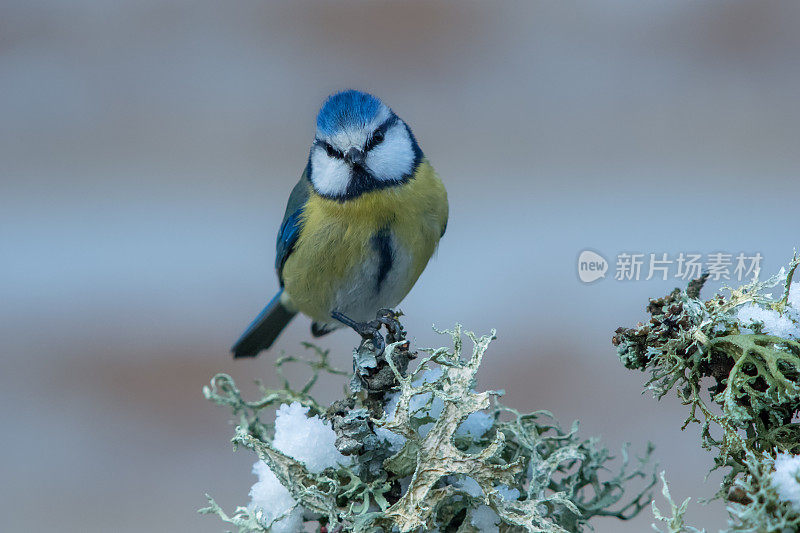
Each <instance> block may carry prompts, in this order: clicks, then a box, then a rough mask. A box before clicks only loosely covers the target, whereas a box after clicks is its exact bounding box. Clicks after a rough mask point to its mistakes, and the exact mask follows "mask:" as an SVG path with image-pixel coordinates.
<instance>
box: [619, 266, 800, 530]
mask: <svg viewBox="0 0 800 533" xmlns="http://www.w3.org/2000/svg"><path fill="white" fill-rule="evenodd" d="M798 264H800V258H798V257H797V255H795V257H794V258H793V260H792V261H791V262H790V264H789V268H788V269H781V272H780V273H778V274H777V275H775V276H773V277H771V278H769V279H768V280H766V281H758V280H757V279H756V280H754V281H752V282H750V283H747V284H745V285H743V286H741V287H739V288H728V287H726V288H725V290H727V291H728V293H729V294H728V295H727V296H723V295H722V294H718V295H716V296H714V297H712V298H711V299H709V300H702V299H701V298H700V290H701V288H702V286H703V283H704V282H705V279H706V277H707V276H703V277H701V278H699V279H697V280H694V281H692V282H691V283H690V284H689V287H688V288H687V289H686V290H680V289H675V290H674V291H673V292H671V293H670V294H668V295H667V296H665V297H663V298H658V299H651V300H650V303H649V304H648V306H647V312H648V313H649V314H650V320H649V321H648V323H647V324H642V323H639V324H638V325H637V326H636V327H635V328H619V329H617V331H616V335H615V336H614V338H613V343H614V345H615V346H616V347H617V353H618V355H619V358H620V361H621V362H622V364H623V365H625V366H626V367H627V368H631V369H638V370H642V371H647V372H649V373H650V379H649V381H648V382H647V388H648V389H649V390H651V391H653V393H654V394H655V396H656V397H657V398H661V397H663V396H664V395H665V394H667V393H668V392H669V391H671V390H675V391H676V393H677V395H678V397H679V398H680V399H681V401H682V402H683V403H684V404H685V405H687V406H688V408H689V416H688V418H687V419H686V421H685V422H684V425H683V427H684V428H685V427H686V426H688V425H689V424H691V423H698V424H700V426H701V439H702V442H701V444H702V446H703V447H704V448H706V449H708V450H712V451H714V452H715V457H714V461H715V467H714V469H724V470H725V474H726V475H725V478H724V480H723V482H722V484H721V488H720V491H719V492H718V493H717V497H720V498H723V499H724V500H725V501H726V502H727V503H728V511H729V515H730V524H729V529H728V531H767V532H781V533H783V532H784V531H800V510H799V509H798V508H797V507H796V506H793V505H792V503H791V498H790V497H787V496H786V495H785V494H781V492H780V488H781V487H782V486H783V487H786V486H788V481H787V482H786V483H784V484H783V485H781V484H776V483H774V482H773V481H772V480H774V478H775V477H776V476H775V475H773V474H775V466H774V463H775V460H776V457H777V458H779V460H780V458H782V457H783V458H785V457H790V458H791V457H796V456H797V455H798V454H800V424H798V420H797V415H798V412H800V342H798V339H800V283H798V282H793V281H792V278H793V275H794V273H795V271H796V269H797V267H798ZM772 289H775V290H778V291H780V294H779V295H778V296H777V297H773V295H772V294H771V293H770V292H768V291H770V290H772ZM778 464H780V463H778ZM785 479H791V478H785ZM670 531H673V530H670ZM674 531H681V529H676V530H674Z"/></svg>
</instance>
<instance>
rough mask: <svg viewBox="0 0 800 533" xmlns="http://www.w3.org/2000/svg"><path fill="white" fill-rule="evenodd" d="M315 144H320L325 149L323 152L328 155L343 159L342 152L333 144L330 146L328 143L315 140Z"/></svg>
mask: <svg viewBox="0 0 800 533" xmlns="http://www.w3.org/2000/svg"><path fill="white" fill-rule="evenodd" d="M317 144H318V145H319V146H322V147H323V148H324V149H325V153H327V154H328V156H329V157H336V158H338V159H344V154H343V153H342V152H340V151H339V150H337V149H336V148H334V147H333V146H331V145H330V144H329V143H326V142H325V141H320V140H317Z"/></svg>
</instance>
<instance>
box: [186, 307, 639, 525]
mask: <svg viewBox="0 0 800 533" xmlns="http://www.w3.org/2000/svg"><path fill="white" fill-rule="evenodd" d="M380 319H381V324H383V325H384V326H386V328H387V335H386V338H385V339H382V341H381V342H378V341H376V340H375V339H366V340H364V341H363V342H362V343H361V344H360V345H359V347H358V348H356V350H355V351H354V374H353V376H352V378H351V379H350V389H349V392H348V394H347V395H346V396H345V397H344V398H342V399H341V400H338V401H337V402H334V404H333V405H331V406H330V407H327V408H326V407H324V406H322V405H320V404H319V403H318V402H316V400H314V399H313V398H312V397H311V388H312V386H313V385H314V383H315V381H316V380H317V379H318V378H317V377H318V376H321V375H323V373H324V374H328V375H336V374H339V372H337V371H334V370H333V369H332V368H331V367H330V366H329V364H328V359H327V357H328V355H327V352H323V351H321V350H317V351H316V353H317V355H318V357H319V362H316V363H309V366H310V368H311V369H312V371H313V373H314V375H313V376H312V378H311V380H309V382H307V384H306V385H305V386H304V387H303V388H302V389H301V390H299V391H295V390H293V389H292V388H291V386H290V385H289V384H288V383H284V387H283V388H282V389H277V390H270V389H265V388H263V387H262V390H263V392H264V396H263V397H262V398H261V399H258V400H255V401H246V400H244V399H243V398H242V395H241V393H240V392H239V390H238V389H237V387H236V385H235V384H234V383H233V380H231V378H230V377H229V376H226V375H218V376H216V377H215V378H214V380H212V383H211V385H210V386H209V387H206V388H205V389H204V393H205V395H206V397H207V398H209V399H210V400H212V401H214V402H216V403H218V404H220V405H223V406H226V407H228V408H230V409H231V410H232V411H233V413H234V415H236V416H238V420H239V425H238V427H237V428H236V432H235V435H234V437H233V442H234V444H235V445H241V446H244V447H246V448H249V449H251V450H253V451H254V452H256V454H257V456H258V458H259V462H258V463H257V464H256V467H255V472H256V473H257V474H258V475H259V482H258V483H256V485H254V486H253V488H252V490H251V498H252V500H251V503H250V505H248V506H247V507H239V508H237V510H236V512H235V513H234V514H233V515H232V516H229V515H227V514H226V513H225V512H224V511H223V510H222V509H221V508H220V507H219V506H218V505H217V504H216V503H215V502H214V501H213V500H211V499H209V501H210V505H209V506H208V507H206V508H205V509H203V510H202V511H201V512H203V513H209V514H216V515H217V516H219V517H220V518H221V519H222V520H223V521H225V522H228V523H230V524H233V525H234V526H236V527H238V528H239V530H240V531H242V532H244V531H258V532H266V531H270V532H280V533H283V532H290V533H291V532H295V531H300V530H302V528H303V527H304V524H305V525H306V526H307V525H308V524H312V525H314V526H315V528H316V530H317V531H318V532H320V533H329V532H333V531H336V532H337V533H339V532H344V531H353V532H372V531H384V532H389V531H397V532H402V533H405V532H411V531H454V532H455V531H458V532H462V533H467V532H477V531H489V532H492V533H499V532H500V531H503V532H522V531H529V532H548V533H550V532H553V533H577V532H581V531H584V530H585V529H586V527H587V526H588V525H589V521H590V520H595V519H598V518H599V517H613V518H616V519H623V520H624V519H628V518H630V517H632V516H634V515H636V514H637V513H638V512H639V511H640V510H641V509H643V508H644V507H645V506H647V505H648V504H649V502H650V499H651V490H650V489H651V488H652V486H653V484H654V483H655V477H654V475H652V474H649V473H647V468H646V463H647V462H648V460H649V456H650V452H651V449H650V448H648V449H647V452H646V453H645V455H644V457H642V458H640V459H638V460H637V461H636V462H635V463H634V464H633V465H631V463H630V462H629V458H628V455H627V450H626V449H623V451H622V461H621V463H622V464H621V466H620V468H619V469H618V470H617V471H616V472H615V473H613V472H612V471H611V470H610V469H609V466H610V464H611V463H612V461H613V460H614V457H612V456H611V454H610V453H609V452H608V450H607V449H605V448H603V447H601V446H599V443H598V442H597V440H595V439H582V438H580V437H579V436H578V426H577V423H576V424H574V425H573V426H572V428H571V429H570V431H563V430H562V429H561V428H560V426H559V425H558V423H556V422H555V420H554V419H553V418H552V415H550V414H549V413H547V412H544V411H540V412H535V413H530V414H522V413H520V412H518V411H516V410H514V409H512V408H510V407H506V406H504V405H502V404H501V403H500V402H499V401H498V399H499V397H500V396H501V394H502V392H501V391H492V390H490V391H482V392H479V391H476V390H475V385H476V375H477V372H478V370H479V368H480V365H481V363H482V362H483V361H484V358H485V357H486V355H487V352H488V349H489V346H490V343H491V341H492V340H493V339H494V338H495V333H494V332H492V333H491V334H489V335H484V336H480V337H479V336H476V335H475V334H473V333H471V332H463V331H462V329H461V327H460V326H456V327H455V328H454V329H453V330H451V331H445V332H440V333H443V334H447V335H449V336H450V338H451V339H452V347H451V348H439V349H436V350H423V354H424V356H419V355H418V354H417V353H416V352H412V351H410V345H409V342H408V341H407V340H406V339H405V332H404V330H403V329H402V326H400V324H399V321H398V315H396V314H394V313H389V314H386V313H384V314H383V315H381V316H380ZM464 337H466V338H468V339H469V340H470V341H471V342H472V350H471V353H469V354H467V353H465V347H464V344H463V341H464ZM384 346H385V349H383V348H384ZM289 361H298V360H296V359H294V358H284V359H282V360H280V361H279V365H282V364H285V363H286V362H289ZM411 361H416V365H414V367H413V368H410V366H411V365H410V362H411ZM278 406H280V407H279V409H278V411H277V416H276V421H275V423H274V424H270V423H267V422H265V421H263V420H261V417H260V413H261V412H262V411H264V410H265V409H268V408H270V409H273V408H275V407H278ZM637 478H642V481H643V482H642V483H641V484H640V485H641V486H640V487H639V488H640V490H639V491H637V492H635V495H634V496H632V497H627V498H626V493H627V491H628V489H629V487H630V485H631V483H632V482H634V481H635V480H636V479H637Z"/></svg>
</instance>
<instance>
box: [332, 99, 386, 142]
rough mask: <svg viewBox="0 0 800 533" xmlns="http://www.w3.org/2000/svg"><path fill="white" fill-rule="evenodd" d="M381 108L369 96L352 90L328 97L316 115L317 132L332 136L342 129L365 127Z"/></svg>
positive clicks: (381, 105)
mask: <svg viewBox="0 0 800 533" xmlns="http://www.w3.org/2000/svg"><path fill="white" fill-rule="evenodd" d="M381 107H383V103H382V102H381V101H380V100H378V99H377V98H375V97H374V96H372V95H371V94H367V93H363V92H361V91H356V90H353V89H350V90H347V91H342V92H340V93H336V94H334V95H331V96H330V97H328V99H327V100H326V101H325V103H324V104H323V105H322V109H320V110H319V114H318V115H317V130H319V132H320V133H322V134H324V135H333V134H334V133H336V132H337V131H341V130H344V129H351V128H353V129H356V128H364V127H366V126H367V125H368V124H369V123H370V122H371V121H372V120H373V119H374V118H375V116H376V115H377V114H378V112H379V111H380V110H381Z"/></svg>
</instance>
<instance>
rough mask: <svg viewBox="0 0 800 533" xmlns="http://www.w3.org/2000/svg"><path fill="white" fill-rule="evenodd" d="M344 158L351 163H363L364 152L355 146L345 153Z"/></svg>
mask: <svg viewBox="0 0 800 533" xmlns="http://www.w3.org/2000/svg"><path fill="white" fill-rule="evenodd" d="M344 160H345V161H347V162H348V163H350V164H351V165H363V164H364V152H362V151H361V150H359V149H358V148H355V147H353V148H350V149H349V150H348V151H347V153H346V154H344Z"/></svg>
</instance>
